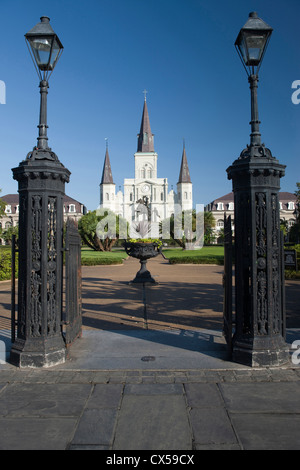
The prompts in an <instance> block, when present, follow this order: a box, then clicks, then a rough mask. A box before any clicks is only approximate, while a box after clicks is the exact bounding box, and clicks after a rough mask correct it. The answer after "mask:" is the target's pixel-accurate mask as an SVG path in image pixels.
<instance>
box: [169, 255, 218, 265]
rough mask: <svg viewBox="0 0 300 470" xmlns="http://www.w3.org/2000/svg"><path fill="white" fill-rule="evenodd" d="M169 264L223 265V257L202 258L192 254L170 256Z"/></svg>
mask: <svg viewBox="0 0 300 470" xmlns="http://www.w3.org/2000/svg"><path fill="white" fill-rule="evenodd" d="M169 263H170V264H217V265H219V266H223V265H224V258H223V259H222V258H202V257H199V256H198V257H196V256H195V257H193V256H172V257H170V258H169Z"/></svg>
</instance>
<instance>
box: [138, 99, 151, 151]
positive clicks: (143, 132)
mask: <svg viewBox="0 0 300 470" xmlns="http://www.w3.org/2000/svg"><path fill="white" fill-rule="evenodd" d="M144 93H145V99H144V108H143V115H142V122H141V128H140V133H139V134H138V148H137V151H138V152H154V139H153V137H154V135H153V134H152V132H151V127H150V120H149V114H148V107H147V101H146V91H144Z"/></svg>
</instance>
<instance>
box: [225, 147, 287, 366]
mask: <svg viewBox="0 0 300 470" xmlns="http://www.w3.org/2000/svg"><path fill="white" fill-rule="evenodd" d="M284 169H285V166H284V165H281V164H280V163H279V162H278V160H277V159H276V158H274V157H273V156H272V154H271V151H270V150H269V149H267V148H265V147H264V146H263V145H261V146H256V147H253V146H250V147H248V148H247V149H245V150H244V151H243V152H242V153H241V156H240V158H239V159H237V160H236V161H235V162H234V163H233V164H232V165H231V166H230V167H229V168H228V169H227V172H228V178H229V179H232V184H233V191H234V226H235V244H234V246H235V293H236V295H235V312H236V328H235V334H234V337H233V353H232V359H233V360H234V361H236V362H240V363H242V364H245V365H250V366H275V365H281V364H285V363H287V362H288V361H289V352H288V347H287V345H286V343H285V306H284V295H283V292H284V274H283V269H282V242H281V240H282V237H281V235H280V214H279V200H278V193H279V189H280V178H281V177H282V176H284Z"/></svg>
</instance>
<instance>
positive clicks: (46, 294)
mask: <svg viewBox="0 0 300 470" xmlns="http://www.w3.org/2000/svg"><path fill="white" fill-rule="evenodd" d="M25 38H26V41H27V43H28V45H29V48H30V50H31V54H32V58H33V60H34V62H35V65H36V70H37V72H38V75H39V78H40V92H41V104H40V120H39V126H38V128H39V136H38V143H37V146H36V147H34V148H33V150H32V151H31V152H29V153H28V154H27V157H26V159H25V160H23V161H22V162H21V163H20V164H19V166H18V167H16V168H13V169H12V171H13V177H14V179H15V180H17V181H18V190H19V286H18V328H17V337H16V340H15V342H14V343H13V345H12V348H11V355H10V360H11V362H12V363H13V364H15V365H17V366H19V367H27V366H29V367H43V366H45V367H46V366H50V365H54V364H58V363H61V362H64V361H65V355H66V352H65V351H66V348H65V343H64V339H63V331H62V247H63V197H64V194H65V183H66V182H68V181H69V176H70V172H69V170H67V169H66V168H65V167H64V165H63V164H62V163H61V162H60V161H59V159H58V157H57V155H56V154H55V153H54V152H53V151H52V150H51V148H49V147H48V137H47V93H48V92H47V89H48V79H49V76H50V74H51V73H52V71H53V69H54V67H55V65H56V63H57V61H58V58H59V56H60V54H61V52H62V49H63V46H62V44H61V42H60V40H59V38H58V37H57V35H56V34H55V33H54V31H53V29H52V28H51V26H50V23H49V18H48V17H46V16H43V17H41V22H40V23H38V24H37V25H36V26H35V27H34V28H33V29H31V30H30V31H29V32H28V33H27V34H26V35H25Z"/></svg>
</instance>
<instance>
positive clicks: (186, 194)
mask: <svg viewBox="0 0 300 470" xmlns="http://www.w3.org/2000/svg"><path fill="white" fill-rule="evenodd" d="M187 198H188V193H187V192H186V191H185V193H184V199H187Z"/></svg>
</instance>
